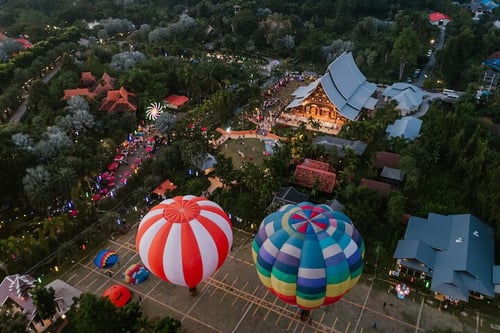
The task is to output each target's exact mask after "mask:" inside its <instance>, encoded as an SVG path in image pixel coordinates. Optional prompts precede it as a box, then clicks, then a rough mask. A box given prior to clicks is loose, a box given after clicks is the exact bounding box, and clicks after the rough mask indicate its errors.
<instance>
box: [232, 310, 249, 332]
mask: <svg viewBox="0 0 500 333" xmlns="http://www.w3.org/2000/svg"><path fill="white" fill-rule="evenodd" d="M252 305H253V304H252V303H250V304H249V305H248V307H247V309H246V310H245V312H244V313H243V316H241V318H240V321H238V323H237V324H236V326H235V327H234V328H233V330H232V331H231V332H232V333H235V332H236V331H237V330H238V327H240V325H241V322H242V321H243V319H245V317H246V316H247V313H248V311H250V308H251V307H252Z"/></svg>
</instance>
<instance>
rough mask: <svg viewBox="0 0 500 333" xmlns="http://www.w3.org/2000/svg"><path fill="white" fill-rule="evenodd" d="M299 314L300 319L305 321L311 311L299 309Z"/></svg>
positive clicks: (308, 318) (307, 319)
mask: <svg viewBox="0 0 500 333" xmlns="http://www.w3.org/2000/svg"><path fill="white" fill-rule="evenodd" d="M299 314H300V320H301V321H303V322H307V321H309V320H310V318H311V317H310V316H311V312H310V311H309V310H303V309H300V311H299Z"/></svg>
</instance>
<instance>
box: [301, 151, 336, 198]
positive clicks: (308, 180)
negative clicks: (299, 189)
mask: <svg viewBox="0 0 500 333" xmlns="http://www.w3.org/2000/svg"><path fill="white" fill-rule="evenodd" d="M329 168H330V166H329V164H328V163H325V162H321V161H315V160H310V159H307V158H306V159H305V160H304V162H303V163H302V164H300V165H299V166H297V168H296V169H295V173H294V177H295V183H296V184H298V185H300V186H304V187H307V188H313V187H314V185H315V182H316V180H319V190H320V191H322V192H326V193H331V192H332V191H333V188H334V186H335V179H336V178H337V175H335V173H333V172H330V171H328V170H329Z"/></svg>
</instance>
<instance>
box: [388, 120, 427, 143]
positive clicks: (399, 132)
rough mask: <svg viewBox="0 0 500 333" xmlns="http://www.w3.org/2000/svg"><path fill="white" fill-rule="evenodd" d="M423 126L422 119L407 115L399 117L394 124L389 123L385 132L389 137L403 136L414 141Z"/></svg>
mask: <svg viewBox="0 0 500 333" xmlns="http://www.w3.org/2000/svg"><path fill="white" fill-rule="evenodd" d="M421 127H422V120H420V119H418V118H416V117H410V116H407V117H403V118H401V119H397V120H396V121H395V122H394V124H389V125H387V128H386V130H385V133H386V134H387V136H388V137H389V138H397V137H403V138H405V139H406V140H408V141H413V140H415V139H416V138H417V137H418V135H419V134H420V128H421Z"/></svg>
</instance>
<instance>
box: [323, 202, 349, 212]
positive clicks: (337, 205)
mask: <svg viewBox="0 0 500 333" xmlns="http://www.w3.org/2000/svg"><path fill="white" fill-rule="evenodd" d="M326 204H327V205H328V206H330V208H331V209H333V210H336V211H339V212H342V211H343V210H344V208H345V206H344V205H343V204H342V203H341V202H340V201H338V200H337V199H333V200H331V201H328V202H327V203H326Z"/></svg>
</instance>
